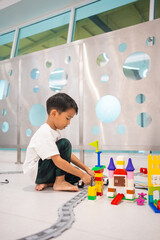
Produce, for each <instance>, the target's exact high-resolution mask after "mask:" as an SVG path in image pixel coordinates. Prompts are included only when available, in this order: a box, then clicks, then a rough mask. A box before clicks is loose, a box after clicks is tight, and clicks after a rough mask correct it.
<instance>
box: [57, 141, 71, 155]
mask: <svg viewBox="0 0 160 240" xmlns="http://www.w3.org/2000/svg"><path fill="white" fill-rule="evenodd" d="M56 144H57V147H58V150H59V151H60V152H64V151H69V152H70V151H71V150H72V145H71V143H70V141H69V140H68V139H67V138H61V139H60V140H58V141H57V142H56Z"/></svg>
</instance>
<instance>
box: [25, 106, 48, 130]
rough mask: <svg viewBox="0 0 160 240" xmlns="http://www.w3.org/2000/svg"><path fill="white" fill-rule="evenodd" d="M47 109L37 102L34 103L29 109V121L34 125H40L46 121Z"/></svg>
mask: <svg viewBox="0 0 160 240" xmlns="http://www.w3.org/2000/svg"><path fill="white" fill-rule="evenodd" d="M45 119H46V110H45V107H44V106H43V105H42V104H40V103H37V104H35V105H33V106H32V107H31V109H30V111H29V121H30V122H31V124H32V125H33V126H40V125H42V124H43V123H44V122H45Z"/></svg>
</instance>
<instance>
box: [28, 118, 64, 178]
mask: <svg viewBox="0 0 160 240" xmlns="http://www.w3.org/2000/svg"><path fill="white" fill-rule="evenodd" d="M59 139H61V134H60V132H59V131H58V130H53V129H52V128H51V127H50V126H49V125H48V124H47V123H44V124H43V125H42V126H41V127H40V128H39V129H38V130H37V131H36V133H35V134H34V135H33V137H32V138H31V141H30V143H29V145H28V147H27V151H26V158H25V162H24V164H23V171H24V173H25V174H27V175H29V176H30V177H31V178H32V179H33V180H34V181H35V180H36V177H37V171H38V161H39V159H40V158H41V159H42V160H44V159H51V156H54V155H57V154H59V151H58V148H57V145H56V141H58V140H59Z"/></svg>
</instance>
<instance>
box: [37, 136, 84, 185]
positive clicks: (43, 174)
mask: <svg viewBox="0 0 160 240" xmlns="http://www.w3.org/2000/svg"><path fill="white" fill-rule="evenodd" d="M56 145H57V147H58V150H59V153H60V156H61V158H63V159H64V160H66V161H67V162H69V163H70V161H71V153H72V146H71V143H70V142H69V140H68V139H66V138H62V139H60V140H58V141H57V142H56ZM63 175H65V180H66V181H67V182H69V183H71V184H74V183H77V182H78V181H79V180H80V178H79V177H77V176H75V175H72V174H70V173H66V172H65V171H63V170H62V169H60V168H58V167H56V165H55V164H54V162H53V161H52V159H45V160H42V159H40V160H39V162H38V173H37V178H36V184H42V183H54V182H55V179H56V177H57V176H63Z"/></svg>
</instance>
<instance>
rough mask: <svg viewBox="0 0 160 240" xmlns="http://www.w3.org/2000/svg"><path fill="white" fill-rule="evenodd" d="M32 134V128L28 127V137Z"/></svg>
mask: <svg viewBox="0 0 160 240" xmlns="http://www.w3.org/2000/svg"><path fill="white" fill-rule="evenodd" d="M31 135H32V130H31V129H30V128H28V129H27V130H26V136H27V137H30V136H31Z"/></svg>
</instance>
